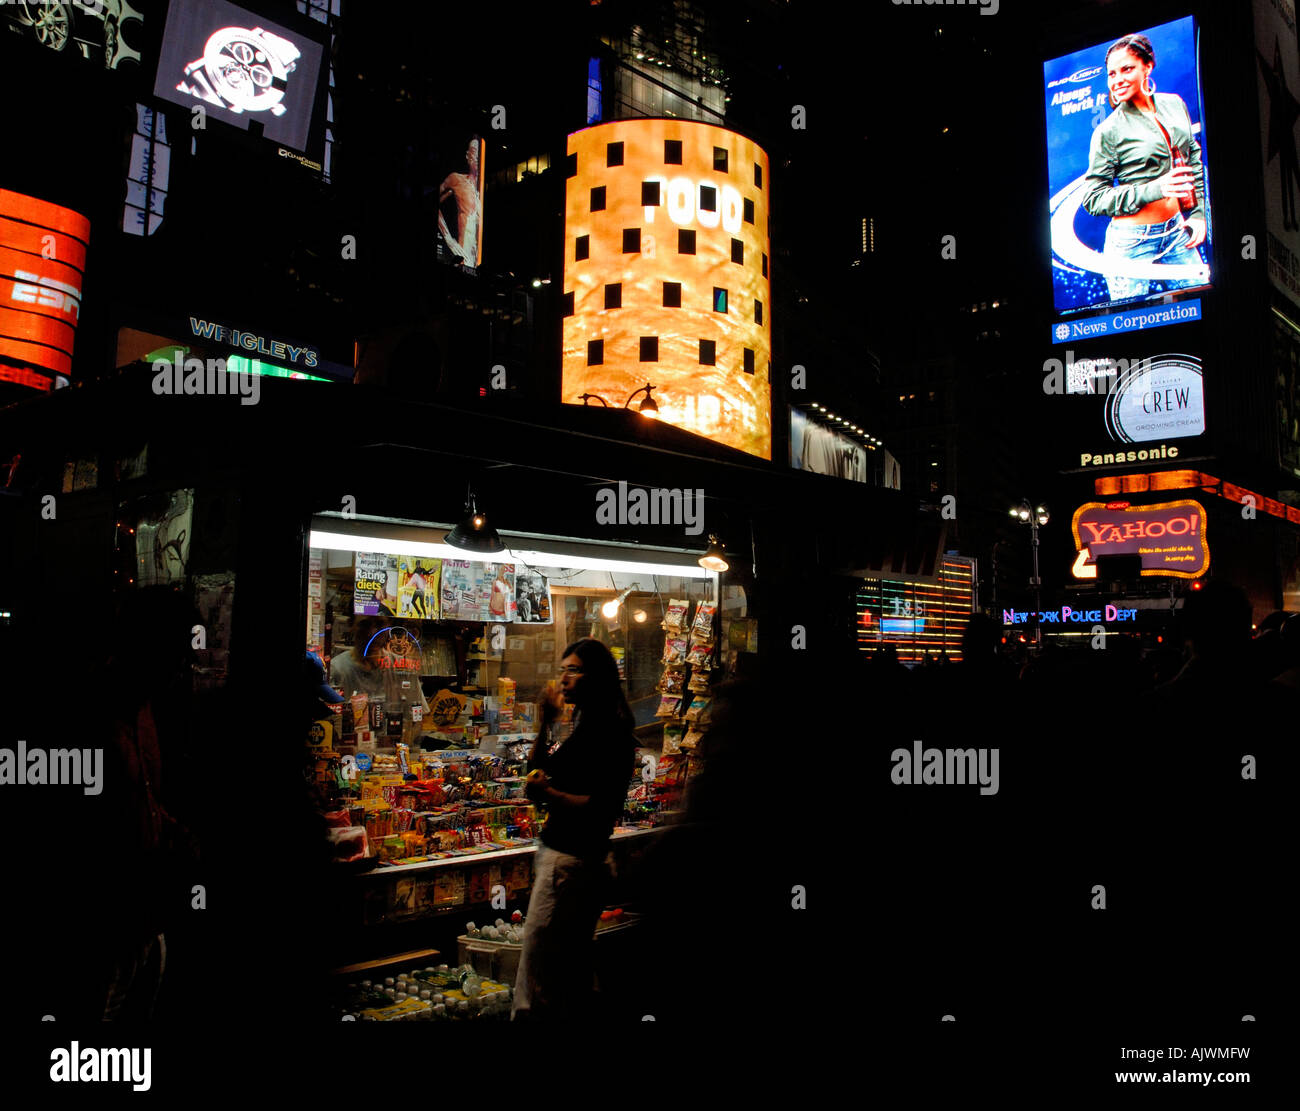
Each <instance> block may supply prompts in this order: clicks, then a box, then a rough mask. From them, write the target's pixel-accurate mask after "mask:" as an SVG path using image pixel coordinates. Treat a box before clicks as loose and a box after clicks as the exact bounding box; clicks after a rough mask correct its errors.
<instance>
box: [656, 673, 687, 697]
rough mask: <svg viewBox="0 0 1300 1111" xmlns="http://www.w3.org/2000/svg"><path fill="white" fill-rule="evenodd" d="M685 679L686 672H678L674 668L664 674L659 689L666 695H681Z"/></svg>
mask: <svg viewBox="0 0 1300 1111" xmlns="http://www.w3.org/2000/svg"><path fill="white" fill-rule="evenodd" d="M685 679H686V672H684V671H676V670H674V669H673V668H669V669H668V670H667V671H665V672H664V673H663V677H662V678H661V679H660V680H659V688H658V689H659V690H661V691H663V693H664V694H681V693H682V684H683V682H684V681H685Z"/></svg>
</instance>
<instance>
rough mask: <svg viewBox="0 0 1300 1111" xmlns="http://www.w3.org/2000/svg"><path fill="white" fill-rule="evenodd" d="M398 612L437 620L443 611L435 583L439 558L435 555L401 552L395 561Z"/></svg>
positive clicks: (438, 573) (439, 569) (401, 614)
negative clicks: (405, 553) (412, 554)
mask: <svg viewBox="0 0 1300 1111" xmlns="http://www.w3.org/2000/svg"><path fill="white" fill-rule="evenodd" d="M397 570H398V575H397V613H398V616H399V617H418V618H420V619H421V620H423V621H437V620H438V617H439V615H440V614H441V612H442V607H441V601H440V598H441V596H440V594H439V590H438V583H439V580H440V578H441V573H442V560H440V559H438V558H436V557H435V556H405V555H404V556H401V557H400V558H399V559H398V563H397Z"/></svg>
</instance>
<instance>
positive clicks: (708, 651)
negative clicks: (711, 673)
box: [686, 640, 713, 668]
mask: <svg viewBox="0 0 1300 1111" xmlns="http://www.w3.org/2000/svg"><path fill="white" fill-rule="evenodd" d="M712 659H713V645H711V644H705V643H704V642H702V641H697V640H692V641H691V649H690V651H689V652H688V653H687V654H686V662H687V663H688V664H690V665H691V667H704V668H707V667H708V666H709V664H710V661H711V660H712Z"/></svg>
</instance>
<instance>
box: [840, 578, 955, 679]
mask: <svg viewBox="0 0 1300 1111" xmlns="http://www.w3.org/2000/svg"><path fill="white" fill-rule="evenodd" d="M974 602H975V563H974V561H973V560H970V559H964V558H961V557H957V556H944V557H943V562H942V564H941V566H940V570H939V575H938V577H937V578H934V579H887V578H866V579H863V580H862V585H861V587H860V588H859V589H858V597H857V630H858V648H859V649H860V650H861V651H863V652H875V651H876V650H877V649H880V648H883V647H885V646H887V645H893V646H894V648H895V649H897V651H898V659H899V661H900V662H902V663H906V664H915V663H921V662H923V661H924V659H925V656H926V653H929V654H930V656H931V658H936V657H938V655H939V653H940V652H943V653H945V654H946V655H947V657H948V659H949V660H950V661H952V662H953V663H957V662H960V660H961V658H962V643H961V642H962V636H963V635H964V634H965V632H966V627H967V625H969V623H970V615H971V613H972V611H973V609H974Z"/></svg>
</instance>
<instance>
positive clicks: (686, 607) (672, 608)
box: [664, 598, 691, 633]
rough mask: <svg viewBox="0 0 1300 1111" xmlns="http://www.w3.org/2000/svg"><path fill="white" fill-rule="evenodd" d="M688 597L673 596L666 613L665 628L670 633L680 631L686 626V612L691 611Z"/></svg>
mask: <svg viewBox="0 0 1300 1111" xmlns="http://www.w3.org/2000/svg"><path fill="white" fill-rule="evenodd" d="M690 608H691V603H690V599H688V598H672V599H670V600H669V602H668V610H667V612H665V614H664V628H665V629H667V630H668V632H670V633H679V632H681V631H682V630H683V629H685V628H686V614H687V613H688V612H689V611H690Z"/></svg>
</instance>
